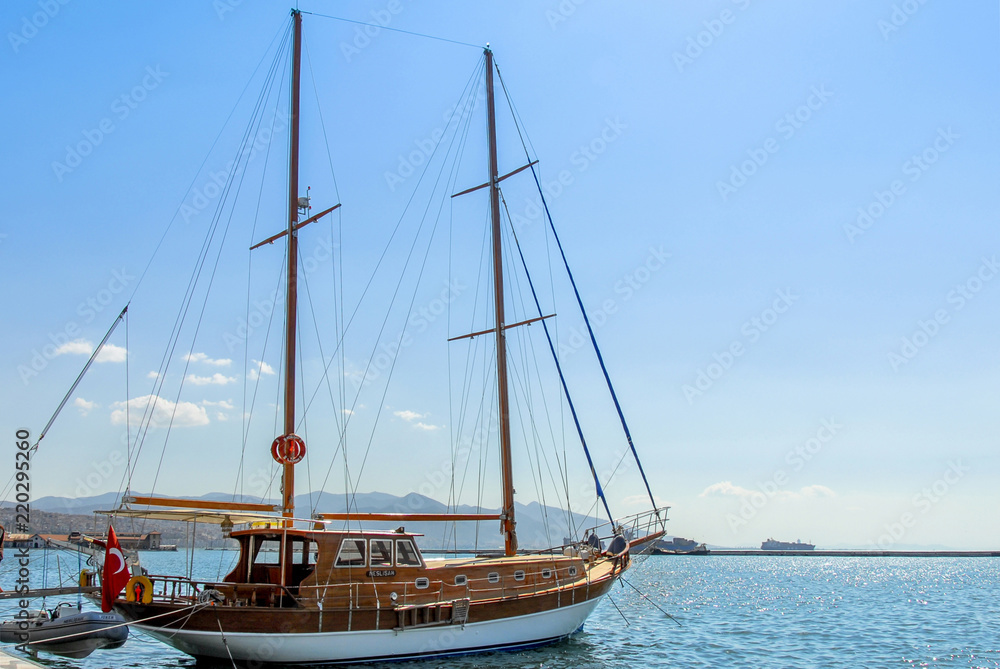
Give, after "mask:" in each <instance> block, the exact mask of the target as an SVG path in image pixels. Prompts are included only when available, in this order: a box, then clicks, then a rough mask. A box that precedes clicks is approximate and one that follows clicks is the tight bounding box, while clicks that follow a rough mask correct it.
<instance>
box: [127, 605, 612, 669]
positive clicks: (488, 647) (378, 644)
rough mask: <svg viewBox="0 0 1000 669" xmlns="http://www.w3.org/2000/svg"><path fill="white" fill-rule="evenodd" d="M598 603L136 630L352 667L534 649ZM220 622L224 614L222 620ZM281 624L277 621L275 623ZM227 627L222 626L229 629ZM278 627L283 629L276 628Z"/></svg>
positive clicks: (195, 652) (196, 649) (266, 659)
mask: <svg viewBox="0 0 1000 669" xmlns="http://www.w3.org/2000/svg"><path fill="white" fill-rule="evenodd" d="M599 601H600V597H592V598H591V599H588V600H586V601H583V602H580V603H578V604H572V605H569V606H563V607H560V608H557V609H552V610H543V611H537V612H534V613H528V614H525V615H519V616H512V617H507V618H500V619H495V620H487V621H483V622H478V623H471V622H470V623H467V624H465V625H445V626H437V627H417V628H408V629H404V630H402V631H395V630H391V629H385V630H364V629H356V630H353V631H351V632H301V633H291V634H289V633H281V632H278V633H270V634H268V633H263V634H262V633H259V632H224V634H220V633H219V631H218V624H217V625H216V631H215V632H212V631H203V630H189V629H187V627H185V628H184V629H181V630H179V631H174V630H172V629H163V628H157V627H149V626H147V625H143V624H136V625H135V626H136V627H138V628H139V629H142V630H143V631H145V632H147V633H148V634H150V635H151V636H153V637H154V638H157V639H159V640H160V641H162V642H164V643H166V644H168V645H170V646H173V647H174V648H176V649H178V650H180V651H181V652H184V653H187V654H188V655H192V656H195V657H211V658H217V659H228V658H229V657H230V656H231V657H232V658H233V659H234V660H236V661H237V662H247V663H254V664H266V663H280V664H294V663H305V664H310V663H348V662H359V661H361V662H373V661H378V660H404V659H410V658H421V657H423V658H426V657H441V656H447V655H461V654H468V653H475V652H487V651H496V650H513V649H522V648H532V647H536V646H540V645H544V644H548V643H553V642H556V641H559V640H561V639H565V638H566V637H568V636H570V635H571V634H573V633H574V632H576V631H577V630H579V629H580V628H581V627H582V626H583V624H584V621H586V619H587V617H588V616H589V615H590V614H591V612H592V611H593V610H594V608H595V607H596V606H597V604H598V602H599ZM220 618H221V616H220ZM275 622H276V623H277V621H275ZM225 626H226V625H225V623H224V622H223V623H222V627H223V630H225ZM275 627H280V624H276V625H275Z"/></svg>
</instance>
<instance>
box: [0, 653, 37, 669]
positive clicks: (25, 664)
mask: <svg viewBox="0 0 1000 669" xmlns="http://www.w3.org/2000/svg"><path fill="white" fill-rule="evenodd" d="M44 666H45V665H42V664H39V663H37V662H33V661H32V660H29V659H27V658H25V657H19V656H17V655H11V654H10V653H7V652H6V651H4V650H3V649H0V669H38V668H39V667H44Z"/></svg>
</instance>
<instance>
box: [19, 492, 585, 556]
mask: <svg viewBox="0 0 1000 669" xmlns="http://www.w3.org/2000/svg"><path fill="white" fill-rule="evenodd" d="M136 494H144V493H136ZM194 499H202V500H207V501H238V502H254V503H259V502H263V503H270V504H277V503H278V500H275V499H265V500H261V499H260V498H257V497H243V498H242V499H241V498H240V497H239V496H236V497H235V498H234V496H233V495H232V494H229V493H222V492H213V493H208V494H207V495H202V496H200V497H196V498H194ZM117 500H118V496H117V494H116V493H104V494H101V495H95V496H92V497H79V498H72V497H53V496H49V497H41V498H39V499H37V500H34V501H32V503H31V507H32V510H38V511H47V512H52V513H61V514H75V515H85V514H89V513H93V512H94V511H95V510H108V509H112V508H114V507H115V506H116V502H117ZM314 500H317V501H318V504H316V510H317V512H320V513H324V512H325V513H343V512H344V511H346V509H347V502H348V500H347V499H346V498H345V496H344V495H343V494H335V493H322V494H320V493H318V492H314V493H309V494H303V495H296V497H295V508H296V510H298V511H299V514H298V515H299V516H300V517H302V516H308V514H309V512H310V510H311V509H312V508H313V502H314ZM351 511H354V512H359V513H446V512H448V511H449V508H448V507H447V506H446V505H445V504H443V503H441V502H439V501H437V500H435V499H431V498H430V497H425V496H424V495H420V494H417V493H410V494H408V495H405V496H403V497H397V496H396V495H390V494H388V493H382V492H370V493H358V494H357V495H356V496H355V497H354V498H353V500H352V504H351ZM451 511H453V512H457V513H477V512H480V513H499V509H496V508H493V509H486V508H484V509H477V508H476V507H474V506H470V505H465V504H463V505H460V506H459V507H458V508H454V509H451ZM515 513H516V518H517V536H518V541H519V544H520V547H521V548H526V549H530V548H545V547H547V546H554V545H559V544H561V543H562V542H563V537H564V536H571V535H572V536H575V537H576V538H579V536H580V535H582V534H583V530H584V529H586V528H589V527H594V526H595V525H597V524H598V521H597V520H596V519H594V518H588V517H586V516H585V515H583V514H578V513H574V514H572V515H570V514H569V513H568V512H567V511H565V510H563V509H559V508H557V507H551V506H544V507H543V506H542V505H540V504H538V503H537V502H532V503H530V504H516V505H515ZM546 521H547V522H546ZM398 525H399V523H398V522H397V523H365V526H366V527H368V528H372V529H395V528H396V527H397V526H398ZM344 526H345V523H343V522H333V523H330V524H329V527H330V528H331V529H342V528H344ZM477 526H478V527H477ZM571 526H572V527H571ZM351 527H352V528H353V527H357V525H356V524H355V523H351ZM405 527H406V529H407V530H408V531H411V532H417V533H421V534H424V535H425V538H424V540H422V541H421V542H420V543H421V545H422V546H423V547H425V548H442V547H447V548H481V549H490V548H502V546H503V538H502V536H501V535H500V521H497V520H493V521H483V522H480V523H475V522H460V523H439V522H423V523H405ZM477 529H478V532H477Z"/></svg>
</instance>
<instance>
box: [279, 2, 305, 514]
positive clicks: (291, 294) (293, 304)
mask: <svg viewBox="0 0 1000 669" xmlns="http://www.w3.org/2000/svg"><path fill="white" fill-rule="evenodd" d="M292 21H293V23H294V31H295V35H294V39H293V46H292V94H291V97H292V100H291V103H292V104H291V106H292V109H291V119H290V123H289V125H290V135H289V150H288V262H287V263H286V264H287V266H288V280H287V288H286V291H287V294H286V298H287V299H286V300H285V305H286V312H285V435H286V436H287V435H291V434H294V433H295V326H296V318H297V306H298V299H297V296H296V288H297V286H296V283H297V281H298V268H299V255H298V254H299V250H298V249H299V233H298V229H297V228H298V226H297V225H296V224H297V223H298V222H299V73H300V70H301V65H302V14H301V12H299V10H297V9H293V10H292ZM281 507H282V508H281V515H282V516H284V517H285V518H292V517H293V515H294V514H293V512H294V510H295V464H294V463H293V462H288V461H287V460H286V461H285V463H284V464H283V465H282V472H281ZM286 523H287V524H291V522H290V521H286Z"/></svg>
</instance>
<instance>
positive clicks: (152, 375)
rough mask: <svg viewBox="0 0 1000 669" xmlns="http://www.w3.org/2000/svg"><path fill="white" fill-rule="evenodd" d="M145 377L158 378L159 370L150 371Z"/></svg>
mask: <svg viewBox="0 0 1000 669" xmlns="http://www.w3.org/2000/svg"><path fill="white" fill-rule="evenodd" d="M146 378H147V379H158V378H160V373H159V372H150V373H149V374H147V375H146Z"/></svg>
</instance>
